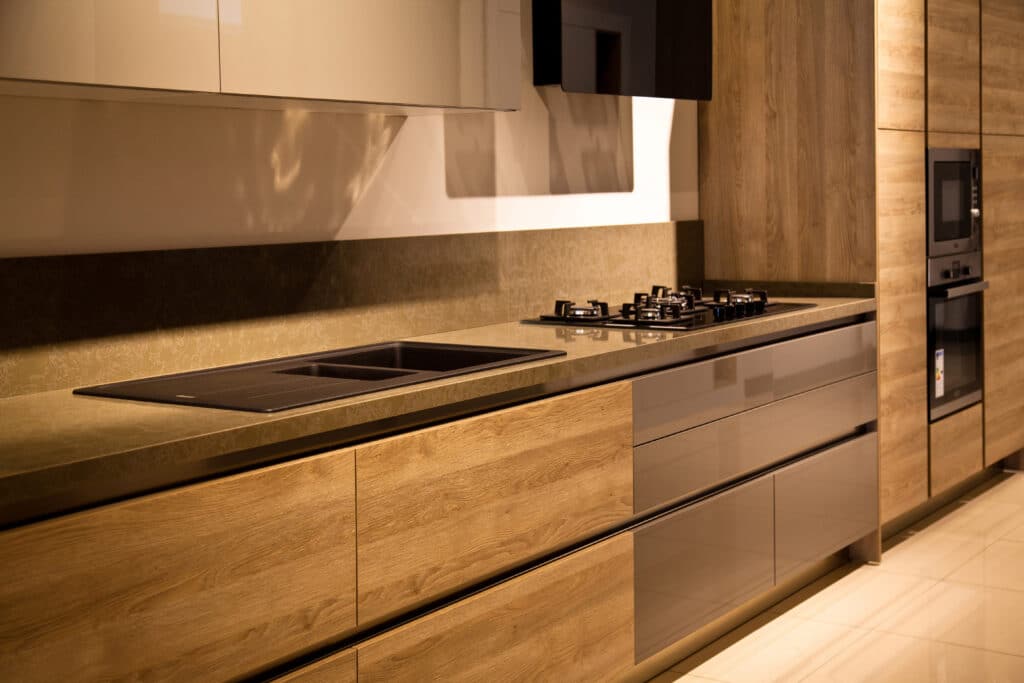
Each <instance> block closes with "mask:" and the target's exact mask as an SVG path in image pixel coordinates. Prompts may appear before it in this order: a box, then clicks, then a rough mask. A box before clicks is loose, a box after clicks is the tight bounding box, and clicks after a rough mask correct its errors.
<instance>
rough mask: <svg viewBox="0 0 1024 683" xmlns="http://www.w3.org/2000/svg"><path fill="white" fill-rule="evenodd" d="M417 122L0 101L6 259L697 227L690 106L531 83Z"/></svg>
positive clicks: (1, 248)
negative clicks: (674, 224)
mask: <svg viewBox="0 0 1024 683" xmlns="http://www.w3.org/2000/svg"><path fill="white" fill-rule="evenodd" d="M530 5H531V3H530V2H529V1H527V0H524V1H523V3H522V7H523V15H522V16H523V19H522V32H523V38H524V41H523V48H524V50H523V61H522V73H521V89H522V108H521V110H520V111H517V112H507V113H505V112H502V113H446V114H428V115H422V116H414V117H409V118H405V117H400V116H383V115H362V114H339V113H322V112H303V111H257V110H251V109H228V108H217V107H198V106H177V105H172V104H156V103H142V102H110V101H107V102H100V101H87V100H82V99H41V98H31V97H10V96H0V149H2V150H3V162H2V163H0V216H2V217H3V222H4V229H3V231H0V257H5V256H6V257H9V256H34V255H49V254H72V253H99V252H112V251H139V250H152V249H179V248H189V247H212V246H228V245H249V244H275V243H289V242H311V241H325V240H351V239H372V238H381V237H399V236H419V235H428V234H431V235H436V234H454V233H472V232H486V231H508V230H527V229H548V228H560V227H572V226H592V225H610V224H639V223H656V222H666V221H670V220H690V219H695V218H696V217H697V133H696V105H695V103H693V102H675V101H672V100H653V99H641V98H636V99H630V98H617V97H610V96H595V95H567V94H566V93H563V92H561V90H559V89H557V88H544V89H537V88H534V87H533V85H532V56H531V39H530V26H531V23H530V22H531V19H530Z"/></svg>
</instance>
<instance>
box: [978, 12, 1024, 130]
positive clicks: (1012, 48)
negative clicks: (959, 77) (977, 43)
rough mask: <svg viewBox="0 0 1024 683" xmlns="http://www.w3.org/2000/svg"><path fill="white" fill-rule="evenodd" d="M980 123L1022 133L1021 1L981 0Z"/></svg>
mask: <svg viewBox="0 0 1024 683" xmlns="http://www.w3.org/2000/svg"><path fill="white" fill-rule="evenodd" d="M981 32H982V36H983V38H984V39H983V40H982V43H981V67H982V68H981V126H982V132H984V133H1001V134H1004V135H1024V2H1021V1H1020V0H982V2H981Z"/></svg>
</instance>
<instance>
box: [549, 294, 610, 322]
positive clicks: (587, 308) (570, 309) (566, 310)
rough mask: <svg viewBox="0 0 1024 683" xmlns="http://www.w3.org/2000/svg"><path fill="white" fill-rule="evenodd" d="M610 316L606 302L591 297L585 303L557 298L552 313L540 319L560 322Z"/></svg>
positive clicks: (591, 320)
mask: <svg viewBox="0 0 1024 683" xmlns="http://www.w3.org/2000/svg"><path fill="white" fill-rule="evenodd" d="M610 318H611V315H609V313H608V304H607V303H606V302H604V301H598V300H597V299H591V300H589V301H587V303H585V304H578V303H576V302H575V301H569V300H568V299H559V300H558V301H556V302H555V312H554V315H542V316H541V320H551V321H561V322H602V321H605V320H609V319H610Z"/></svg>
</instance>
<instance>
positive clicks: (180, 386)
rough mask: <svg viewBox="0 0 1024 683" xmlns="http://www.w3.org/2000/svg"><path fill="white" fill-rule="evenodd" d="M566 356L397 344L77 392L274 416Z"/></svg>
mask: <svg viewBox="0 0 1024 683" xmlns="http://www.w3.org/2000/svg"><path fill="white" fill-rule="evenodd" d="M562 355H565V352H564V351H546V350H543V349H520V348H505V347H497V346H470V345H465V344H434V343H428V342H404V341H398V342H386V343H383V344H373V345H370V346H359V347H354V348H350V349H335V350H332V351H322V352H319V353H314V354H307V355H304V356H291V357H288V358H276V359H273V360H266V361H259V362H256V363H244V364H241V365H231V366H227V367H221V368H212V369H209V370H197V371H194V372H185V373H179V374H175V375H162V376H159V377H150V378H147V379H138V380H131V381H128V382H117V383H114V384H102V385H99V386H93V387H84V388H81V389H75V392H74V393H76V394H84V395H88V396H105V397H108V398H123V399H134V400H139V401H155V402H159V403H179V404H183V405H193V406H204V407H209V408H227V409H233V410H247V411H252V412H261V413H272V412H276V411H279V410H286V409H288V408H297V407H299V406H305V405H311V404H313V403H320V402H323V401H332V400H335V399H339V398H348V397H350V396H358V395H360V394H366V393H370V392H374V391H383V390H384V389H393V388H395V387H400V386H406V385H409V384H417V383H419V382H428V381H430V380H435V379H442V378H445V377H453V376H456V375H462V374H466V373H470V372H479V371H481V370H490V369H492V368H499V367H503V366H506V365H513V364H515V363H527V362H530V361H535V360H542V359H545V358H553V357H555V356H562Z"/></svg>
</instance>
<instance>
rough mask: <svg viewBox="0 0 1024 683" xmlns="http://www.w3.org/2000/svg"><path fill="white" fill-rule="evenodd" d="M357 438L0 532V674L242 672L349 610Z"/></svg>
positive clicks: (292, 647) (332, 628) (283, 656)
mask: <svg viewBox="0 0 1024 683" xmlns="http://www.w3.org/2000/svg"><path fill="white" fill-rule="evenodd" d="M354 473H355V472H354V463H353V453H352V451H350V450H342V451H333V452H329V453H324V454H322V455H317V456H312V457H309V458H303V459H300V460H294V461H290V462H287V463H283V464H280V465H275V466H272V467H266V468H262V469H258V470H254V471H252V472H245V473H242V474H238V475H234V476H229V477H224V478H222V479H215V480H212V481H209V482H205V483H201V484H195V485H192V486H185V487H182V488H178V489H172V490H169V491H166V492H163V493H157V494H153V495H149V496H142V497H140V498H134V499H131V500H128V501H125V502H120V503H113V504H111V505H107V506H103V507H99V508H96V509H94V510H88V511H85V512H80V513H77V514H71V515H66V516H64V517H58V518H56V519H53V520H48V521H44V522H39V523H37V524H30V525H27V526H23V527H18V528H16V529H13V530H10V531H5V532H3V533H2V534H0V572H2V574H3V581H0V613H2V615H3V617H2V618H0V679H2V680H4V681H72V680H73V681H97V680H161V681H163V680H180V681H196V680H204V681H208V680H215V681H217V680H236V679H239V678H242V677H246V676H251V675H253V674H255V673H257V672H259V671H261V670H263V669H266V668H267V667H269V666H273V665H276V664H279V663H281V662H282V661H286V660H288V659H290V658H292V657H295V656H297V655H299V654H302V653H306V652H309V651H311V650H314V649H316V648H318V647H323V646H325V645H327V644H328V643H330V642H334V641H336V640H337V639H339V638H342V637H344V636H345V635H347V634H349V633H352V632H353V631H354V629H355V626H356V601H355V597H356V581H355V579H356V575H355V574H356V572H355V569H356V568H355V481H354Z"/></svg>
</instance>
